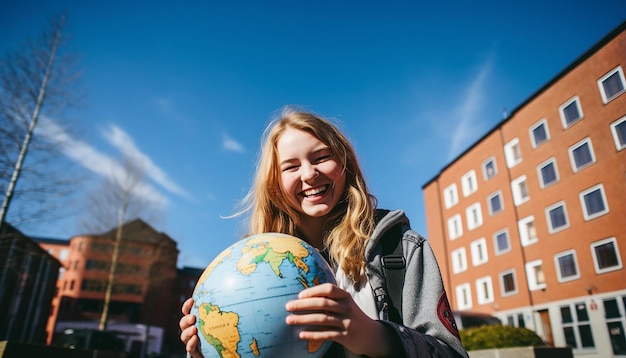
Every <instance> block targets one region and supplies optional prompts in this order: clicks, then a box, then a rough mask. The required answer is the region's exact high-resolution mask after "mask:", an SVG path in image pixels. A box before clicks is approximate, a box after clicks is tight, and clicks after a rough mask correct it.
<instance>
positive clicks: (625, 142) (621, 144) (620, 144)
mask: <svg viewBox="0 0 626 358" xmlns="http://www.w3.org/2000/svg"><path fill="white" fill-rule="evenodd" d="M624 123H626V116H624V117H622V118H620V119H618V120H616V121H615V122H613V123H611V134H613V141H614V142H615V148H616V149H617V150H618V151H620V150H622V149H624V148H626V136H625V137H624V138H621V141H620V136H619V133H617V126H619V125H620V124H623V125H626V124H624Z"/></svg>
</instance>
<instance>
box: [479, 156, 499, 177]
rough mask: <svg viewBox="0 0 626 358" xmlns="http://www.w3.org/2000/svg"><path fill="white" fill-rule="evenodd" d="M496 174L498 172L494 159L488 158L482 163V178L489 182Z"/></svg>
mask: <svg viewBox="0 0 626 358" xmlns="http://www.w3.org/2000/svg"><path fill="white" fill-rule="evenodd" d="M496 174H498V170H497V169H496V160H495V158H494V157H489V159H487V160H485V161H484V162H483V178H485V180H489V179H491V178H492V177H494V176H495V175H496Z"/></svg>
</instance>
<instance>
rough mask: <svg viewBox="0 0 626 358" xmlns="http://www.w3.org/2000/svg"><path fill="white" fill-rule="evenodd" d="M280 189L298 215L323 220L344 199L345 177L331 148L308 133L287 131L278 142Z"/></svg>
mask: <svg viewBox="0 0 626 358" xmlns="http://www.w3.org/2000/svg"><path fill="white" fill-rule="evenodd" d="M276 149H277V154H278V163H279V166H280V167H279V170H280V187H281V191H282V192H283V195H284V197H285V198H286V199H287V201H288V202H289V204H290V205H291V206H292V207H293V208H294V209H295V210H296V211H298V212H299V213H301V214H303V215H305V216H309V217H315V218H320V217H324V216H326V215H328V214H329V213H330V212H331V211H332V210H333V208H334V207H335V206H336V205H337V203H338V202H339V201H340V200H341V197H342V194H343V192H344V188H345V186H346V175H345V171H344V170H343V167H342V166H341V164H340V163H339V162H338V161H337V159H336V158H335V156H334V155H333V153H332V151H331V149H330V148H329V147H328V146H327V145H326V144H324V143H323V142H321V141H320V140H319V139H317V138H316V137H315V136H313V135H312V134H310V133H309V132H305V131H302V130H298V129H294V128H287V129H285V131H284V132H283V133H282V135H281V136H280V138H279V139H278V142H277V143H276Z"/></svg>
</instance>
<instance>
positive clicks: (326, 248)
mask: <svg viewBox="0 0 626 358" xmlns="http://www.w3.org/2000/svg"><path fill="white" fill-rule="evenodd" d="M244 204H245V206H244V211H245V212H247V213H249V214H250V218H251V220H250V234H259V233H264V232H282V233H286V234H290V235H293V236H296V237H300V238H302V239H304V240H306V241H307V242H308V243H309V244H311V245H312V246H314V247H315V248H317V249H318V250H320V251H321V252H322V253H323V254H324V255H325V256H326V257H327V258H328V260H329V262H330V263H331V266H332V267H334V268H335V270H336V279H337V286H335V285H331V284H322V285H318V286H314V287H311V288H308V289H305V290H303V291H302V292H301V293H300V294H299V296H298V299H297V300H294V301H291V302H288V303H287V305H286V309H287V311H289V312H292V313H294V314H290V315H289V316H288V317H287V319H286V323H287V324H289V325H307V326H311V327H316V329H312V330H305V331H302V332H301V333H300V338H302V339H307V340H321V341H323V340H331V341H334V342H335V344H333V347H332V348H331V350H330V351H329V352H328V353H327V354H326V357H330V356H332V357H353V356H362V355H363V356H369V357H402V356H404V357H467V353H466V351H465V349H464V348H463V345H462V344H461V341H460V339H459V335H458V330H457V329H456V325H455V323H454V318H453V316H452V313H451V311H450V306H449V304H448V300H447V297H446V294H445V291H444V289H443V283H442V280H441V273H440V271H439V267H438V266H437V262H436V260H435V257H434V255H433V252H432V251H431V249H430V246H429V245H428V242H427V241H426V240H425V239H424V238H423V237H421V236H420V235H419V234H417V233H416V232H415V231H413V230H411V229H410V226H409V220H408V219H407V217H406V216H405V215H404V213H403V212H402V211H400V210H396V211H382V210H378V209H376V199H375V197H374V196H373V195H371V194H370V192H369V191H368V188H367V185H366V183H365V180H364V178H363V174H362V172H361V169H360V167H359V164H358V160H357V157H356V154H355V152H354V149H353V148H352V146H351V144H350V142H349V141H348V139H347V138H346V137H345V136H344V135H343V134H342V133H341V132H340V131H339V129H338V128H337V127H336V126H335V125H333V124H332V123H331V122H330V121H328V120H326V119H323V118H320V117H319V116H317V115H315V114H312V113H308V112H304V111H298V110H295V109H291V108H287V109H285V110H284V111H283V112H282V114H281V115H280V117H279V118H277V119H276V120H275V121H274V122H273V123H272V124H271V125H270V126H269V127H268V129H267V130H266V132H265V134H264V144H263V147H262V149H261V155H260V158H259V163H258V168H257V173H256V177H255V181H254V184H253V187H252V189H251V191H250V192H249V194H248V195H247V196H246V198H245V199H244ZM394 235H395V237H394ZM390 237H394V238H395V239H397V240H395V241H396V242H398V245H401V251H402V256H403V258H404V259H403V260H402V262H403V263H405V273H404V276H403V283H402V284H401V285H399V286H396V287H389V288H388V287H387V286H388V282H386V280H387V279H386V277H385V273H384V269H383V263H382V261H383V260H382V259H381V258H382V257H383V256H384V255H385V254H386V253H387V252H386V251H388V250H389V249H388V248H385V245H384V242H385V241H390V240H391V239H390ZM388 246H389V244H387V245H386V247H388ZM393 290H397V291H400V290H401V291H402V292H388V291H393ZM396 293H397V295H395V296H394V294H396ZM390 297H400V299H397V298H396V301H400V302H392V300H391V299H390ZM192 305H193V300H191V299H189V300H187V301H186V302H185V303H184V304H183V307H182V311H183V314H184V316H183V317H182V318H181V320H180V327H181V330H182V333H181V340H182V341H183V343H185V345H186V349H187V352H189V353H191V355H192V356H193V357H201V354H200V352H199V351H198V349H197V344H198V337H197V329H196V327H195V326H194V323H195V319H196V318H195V316H193V315H192V314H190V313H189V312H190V310H191V307H192ZM296 313H297V314H296Z"/></svg>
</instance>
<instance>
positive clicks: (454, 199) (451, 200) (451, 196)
mask: <svg viewBox="0 0 626 358" xmlns="http://www.w3.org/2000/svg"><path fill="white" fill-rule="evenodd" d="M443 202H444V205H445V206H446V209H450V208H451V207H453V206H455V205H456V204H457V203H458V202H459V193H458V191H457V190H456V183H452V184H450V185H448V186H447V187H446V188H445V189H443Z"/></svg>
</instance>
